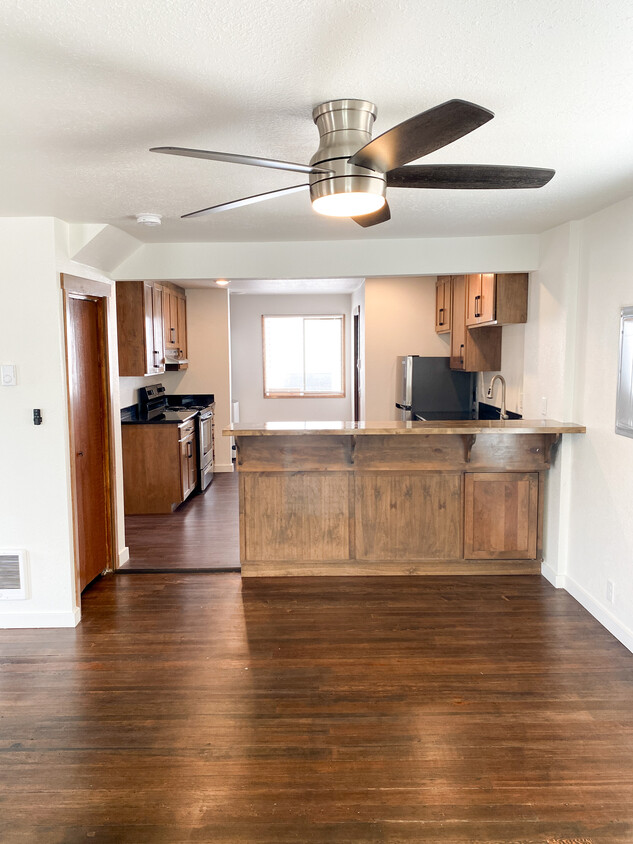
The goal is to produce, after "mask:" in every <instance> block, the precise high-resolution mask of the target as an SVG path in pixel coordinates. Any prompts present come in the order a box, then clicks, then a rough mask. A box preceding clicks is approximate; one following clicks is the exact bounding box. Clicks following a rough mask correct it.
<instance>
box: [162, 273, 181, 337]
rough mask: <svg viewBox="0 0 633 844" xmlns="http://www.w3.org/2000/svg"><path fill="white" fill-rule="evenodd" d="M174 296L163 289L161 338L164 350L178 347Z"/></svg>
mask: <svg viewBox="0 0 633 844" xmlns="http://www.w3.org/2000/svg"><path fill="white" fill-rule="evenodd" d="M177 307H178V306H177V303H176V296H175V295H174V293H173V292H172V291H171V290H169V289H168V288H167V287H164V288H163V329H164V330H163V337H164V341H165V348H166V349H175V348H177V347H178V339H177Z"/></svg>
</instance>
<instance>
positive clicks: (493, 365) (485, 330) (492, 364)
mask: <svg viewBox="0 0 633 844" xmlns="http://www.w3.org/2000/svg"><path fill="white" fill-rule="evenodd" d="M466 288H467V277H466V276H463V275H454V276H453V277H452V330H451V355H450V360H451V362H450V366H451V369H461V370H463V371H464V372H496V371H498V370H499V369H501V331H502V329H501V326H497V325H488V326H484V327H482V328H477V329H473V328H469V327H468V325H467V323H466Z"/></svg>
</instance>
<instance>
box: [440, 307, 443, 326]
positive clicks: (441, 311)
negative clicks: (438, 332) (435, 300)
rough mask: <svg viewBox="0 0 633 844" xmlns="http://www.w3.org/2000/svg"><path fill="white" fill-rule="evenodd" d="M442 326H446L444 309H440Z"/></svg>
mask: <svg viewBox="0 0 633 844" xmlns="http://www.w3.org/2000/svg"><path fill="white" fill-rule="evenodd" d="M440 325H444V308H440Z"/></svg>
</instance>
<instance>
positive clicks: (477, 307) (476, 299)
mask: <svg viewBox="0 0 633 844" xmlns="http://www.w3.org/2000/svg"><path fill="white" fill-rule="evenodd" d="M477 303H479V304H477ZM480 304H481V296H475V316H476V317H480V316H481V311H480V310H479V305H480Z"/></svg>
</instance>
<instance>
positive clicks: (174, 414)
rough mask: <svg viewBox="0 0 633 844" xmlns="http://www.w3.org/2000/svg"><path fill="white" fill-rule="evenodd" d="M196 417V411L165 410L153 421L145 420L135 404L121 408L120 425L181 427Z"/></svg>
mask: <svg viewBox="0 0 633 844" xmlns="http://www.w3.org/2000/svg"><path fill="white" fill-rule="evenodd" d="M197 415H198V411H197V410H166V411H165V412H164V413H161V414H160V416H156V417H155V418H154V419H147V417H144V416H143V415H142V414H141V413H139V408H138V405H137V404H131V405H129V406H128V407H122V408H121V424H122V425H181V424H182V423H183V422H188V421H189V419H193V418H194V416H197Z"/></svg>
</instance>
